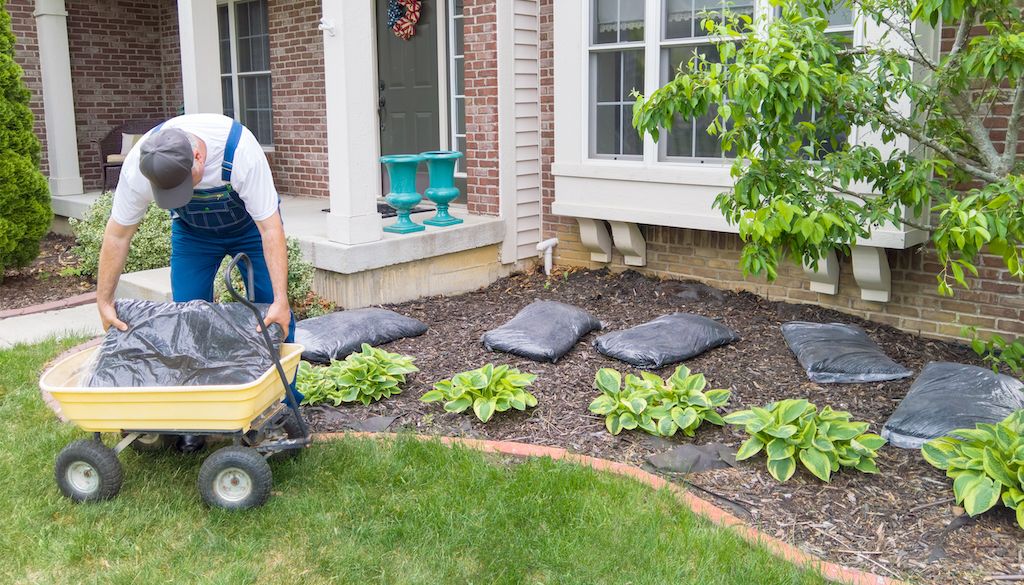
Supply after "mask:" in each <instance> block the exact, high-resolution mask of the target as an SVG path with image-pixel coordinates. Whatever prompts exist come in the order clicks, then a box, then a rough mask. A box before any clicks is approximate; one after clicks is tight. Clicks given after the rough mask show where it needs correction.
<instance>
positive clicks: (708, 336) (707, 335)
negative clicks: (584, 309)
mask: <svg viewBox="0 0 1024 585" xmlns="http://www.w3.org/2000/svg"><path fill="white" fill-rule="evenodd" d="M739 339H740V336H739V334H737V333H736V332H735V331H733V330H732V329H730V328H728V327H726V326H725V325H722V324H721V323H719V322H717V321H715V320H713V319H708V318H707V317H702V316H700V315H693V314H690V313H675V314H674V315H665V316H663V317H658V318H657V319H655V320H653V321H649V322H647V323H644V324H643V325H637V326H636V327H633V328H631V329H626V330H624V331H613V332H611V333H606V334H604V335H602V336H601V337H598V338H597V339H596V340H594V347H596V348H597V351H599V352H601V353H603V354H604V355H606V356H608V357H613V358H615V359H617V360H622V361H624V362H627V363H630V364H633V365H634V366H639V367H641V368H660V367H662V366H665V365H668V364H674V363H676V362H681V361H683V360H686V359H689V358H692V357H694V356H698V355H700V354H702V353H704V352H705V351H707V350H709V349H712V348H715V347H719V346H721V345H725V344H727V343H732V342H734V341H739Z"/></svg>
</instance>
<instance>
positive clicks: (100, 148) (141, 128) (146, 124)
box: [92, 119, 163, 191]
mask: <svg viewBox="0 0 1024 585" xmlns="http://www.w3.org/2000/svg"><path fill="white" fill-rule="evenodd" d="M162 121H163V119H153V120H129V121H127V122H124V123H123V124H120V125H118V126H114V128H113V129H112V130H111V131H110V132H108V133H107V135H106V136H104V137H103V138H101V139H100V140H93V141H92V142H93V143H94V144H95V145H96V149H97V152H98V153H99V157H100V165H101V167H100V168H101V169H102V175H103V190H104V191H109V190H112V189H114V188H115V187H117V179H118V176H119V175H120V174H121V164H122V163H123V162H124V157H125V155H126V154H128V150H129V149H130V148H131V146H133V145H134V141H132V142H127V143H126V141H125V137H126V135H128V136H132V137H137V136H141V135H143V134H145V133H146V132H148V131H149V130H150V129H151V128H153V127H154V126H156V125H157V124H159V123H160V122H162ZM136 140H137V138H136Z"/></svg>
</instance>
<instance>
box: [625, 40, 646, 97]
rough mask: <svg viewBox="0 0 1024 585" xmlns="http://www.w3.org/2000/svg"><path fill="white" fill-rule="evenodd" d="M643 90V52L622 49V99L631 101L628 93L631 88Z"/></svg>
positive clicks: (631, 91) (630, 91) (631, 90)
mask: <svg viewBox="0 0 1024 585" xmlns="http://www.w3.org/2000/svg"><path fill="white" fill-rule="evenodd" d="M634 89H635V90H637V91H643V89H644V52H643V51H623V52H622V88H621V92H622V94H621V95H622V100H623V101H630V102H632V101H633V97H632V96H631V95H630V94H631V93H633V90H634Z"/></svg>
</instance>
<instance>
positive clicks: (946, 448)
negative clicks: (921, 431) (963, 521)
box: [921, 410, 1024, 528]
mask: <svg viewBox="0 0 1024 585" xmlns="http://www.w3.org/2000/svg"><path fill="white" fill-rule="evenodd" d="M921 454H922V455H923V456H924V458H925V460H926V461H928V463H931V464H932V465H934V466H935V467H938V468H939V469H943V470H945V471H946V475H948V476H949V477H950V478H952V479H953V495H954V496H955V497H956V501H957V503H958V504H961V505H962V506H963V507H964V510H966V511H967V513H968V514H970V515H971V516H977V515H978V514H981V513H982V512H985V511H987V510H989V509H990V508H992V506H995V505H996V503H997V502H998V501H999V500H1000V497H1002V500H1003V505H1004V506H1006V507H1007V508H1011V509H1013V510H1014V511H1016V513H1017V524H1018V525H1019V526H1020V527H1021V528H1024V410H1018V411H1017V412H1015V413H1013V414H1011V415H1010V416H1009V417H1007V418H1006V420H1004V421H1003V422H1001V423H999V424H994V425H993V424H978V425H975V428H973V429H957V430H955V431H953V432H951V433H950V436H947V437H941V438H939V439H935V440H932V441H929V442H927V443H925V444H924V446H923V447H922V448H921Z"/></svg>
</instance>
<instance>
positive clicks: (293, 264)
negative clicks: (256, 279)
mask: <svg viewBox="0 0 1024 585" xmlns="http://www.w3.org/2000/svg"><path fill="white" fill-rule="evenodd" d="M230 261H231V258H228V257H227V256H225V257H224V261H223V262H221V265H220V268H219V269H217V278H216V280H215V281H214V283H213V298H214V299H215V300H217V301H219V302H221V303H230V302H232V301H233V300H234V298H233V297H232V296H231V294H230V293H228V289H227V287H226V286H224V277H223V274H224V270H225V269H226V268H227V265H228V262H230ZM315 273H316V268H314V267H313V264H312V263H310V262H306V261H305V260H304V259H303V258H302V247H301V246H300V244H299V241H298V240H296V239H295V238H288V303H289V304H290V305H291V307H292V311H293V312H294V313H295V318H296V319H305V318H307V317H319V316H320V315H326V314H327V313H330V312H332V311H334V309H335V307H334V303H331V302H330V301H328V300H326V299H323V298H322V297H320V296H319V295H317V294H316V293H315V292H313V275H314V274H315ZM232 282H233V283H234V286H235V290H237V291H238V292H243V291H245V285H244V284H243V282H242V275H241V273H240V271H237V270H236V271H235V273H234V274H233V275H232Z"/></svg>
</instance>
